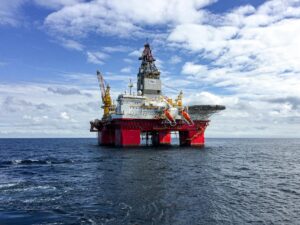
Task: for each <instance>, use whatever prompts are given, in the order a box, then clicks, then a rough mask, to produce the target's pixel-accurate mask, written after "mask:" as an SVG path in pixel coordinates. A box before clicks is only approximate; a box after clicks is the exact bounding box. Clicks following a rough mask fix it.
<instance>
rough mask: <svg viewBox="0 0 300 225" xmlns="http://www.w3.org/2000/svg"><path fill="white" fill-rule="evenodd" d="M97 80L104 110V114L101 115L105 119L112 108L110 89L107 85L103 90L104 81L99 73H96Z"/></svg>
mask: <svg viewBox="0 0 300 225" xmlns="http://www.w3.org/2000/svg"><path fill="white" fill-rule="evenodd" d="M97 78H98V81H99V87H100V90H101V98H102V102H103V105H104V106H103V107H102V108H103V109H104V113H103V119H105V118H107V117H108V116H109V114H110V110H111V108H112V101H111V97H110V87H109V85H107V86H106V88H105V81H104V78H103V76H102V74H101V73H100V71H97Z"/></svg>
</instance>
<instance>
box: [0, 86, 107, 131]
mask: <svg viewBox="0 0 300 225" xmlns="http://www.w3.org/2000/svg"><path fill="white" fill-rule="evenodd" d="M96 82H97V81H96V80H95V82H94V84H96ZM49 86H50V84H39V83H30V84H26V83H23V84H14V85H11V84H0V107H1V110H0V118H1V121H0V126H1V132H0V135H1V137H58V136H73V137H74V136H86V137H88V136H90V135H91V134H90V133H89V121H90V120H92V119H95V118H98V117H101V110H100V105H101V104H100V96H99V91H98V90H93V89H92V90H91V88H90V87H82V86H78V87H74V88H75V89H76V90H78V91H79V92H77V91H74V89H73V92H75V93H89V94H90V96H89V101H87V98H86V96H83V95H78V94H76V96H75V97H74V95H72V94H66V95H63V96H62V95H61V94H53V92H51V91H48V87H49ZM51 86H53V87H52V88H53V90H55V91H56V90H60V89H59V88H61V86H62V84H61V85H59V86H56V85H54V84H51ZM96 88H97V84H96V85H95V89H96ZM70 89H71V90H72V88H70ZM65 91H66V90H64V91H63V92H65ZM71 92H72V91H71ZM67 93H69V92H68V91H67ZM98 114H100V115H98ZM2 131H5V132H2Z"/></svg>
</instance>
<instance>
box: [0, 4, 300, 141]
mask: <svg viewBox="0 0 300 225" xmlns="http://www.w3.org/2000/svg"><path fill="white" fill-rule="evenodd" d="M0 34H1V35H0V77H1V80H0V105H1V112H0V137H57V136H59V137H91V136H93V135H92V134H89V132H88V129H89V120H92V119H94V118H97V117H98V118H99V117H101V113H102V112H101V110H100V109H99V106H100V93H99V89H98V83H97V79H96V76H95V71H96V70H97V69H99V70H101V71H102V72H103V74H104V76H105V79H106V80H107V81H108V82H109V83H110V85H111V87H112V94H113V96H114V97H116V96H117V95H118V94H119V93H120V92H124V91H125V90H126V88H127V85H128V82H129V79H130V78H132V79H133V80H135V79H136V74H137V70H138V66H139V61H138V60H137V58H138V56H139V55H140V54H141V48H142V47H143V44H144V43H145V41H146V39H148V40H149V42H150V44H151V46H152V48H153V52H154V55H155V57H156V59H157V66H158V67H159V69H160V70H161V72H162V80H163V82H164V83H165V84H166V86H164V94H166V95H169V96H176V94H177V92H179V91H180V90H183V91H184V97H185V98H184V100H185V103H186V104H189V105H191V104H224V105H226V107H227V110H226V111H224V112H222V113H221V114H218V115H216V116H215V117H213V118H212V121H211V126H210V127H209V129H208V130H207V137H299V132H298V130H300V91H299V87H300V76H299V73H300V64H299V59H300V42H299V38H300V1H298V0H286V1H283V0H270V1H262V0H236V1H225V0H185V1H184V0H170V1H168V2H167V1H159V0H153V1H138V0H128V1H117V0H111V1H108V0H101V1H100V0H90V1H84V0H14V1H11V0H2V1H1V2H0ZM170 87H171V88H170ZM283 131H284V132H283Z"/></svg>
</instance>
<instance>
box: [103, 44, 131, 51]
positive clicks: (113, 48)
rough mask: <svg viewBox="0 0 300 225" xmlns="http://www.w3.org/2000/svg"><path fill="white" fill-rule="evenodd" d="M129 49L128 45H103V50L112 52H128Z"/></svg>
mask: <svg viewBox="0 0 300 225" xmlns="http://www.w3.org/2000/svg"><path fill="white" fill-rule="evenodd" d="M129 50H130V48H129V47H127V46H123V45H119V46H106V47H103V51H105V52H108V53H114V52H128V51H129Z"/></svg>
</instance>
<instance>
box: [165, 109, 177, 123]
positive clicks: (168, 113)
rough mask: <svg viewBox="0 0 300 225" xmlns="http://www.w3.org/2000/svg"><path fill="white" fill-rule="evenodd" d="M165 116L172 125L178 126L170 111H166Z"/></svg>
mask: <svg viewBox="0 0 300 225" xmlns="http://www.w3.org/2000/svg"><path fill="white" fill-rule="evenodd" d="M164 114H165V116H166V119H167V120H168V121H169V122H170V124H171V125H176V122H175V119H174V117H173V116H172V115H171V113H170V111H169V110H168V109H165V110H164Z"/></svg>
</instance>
